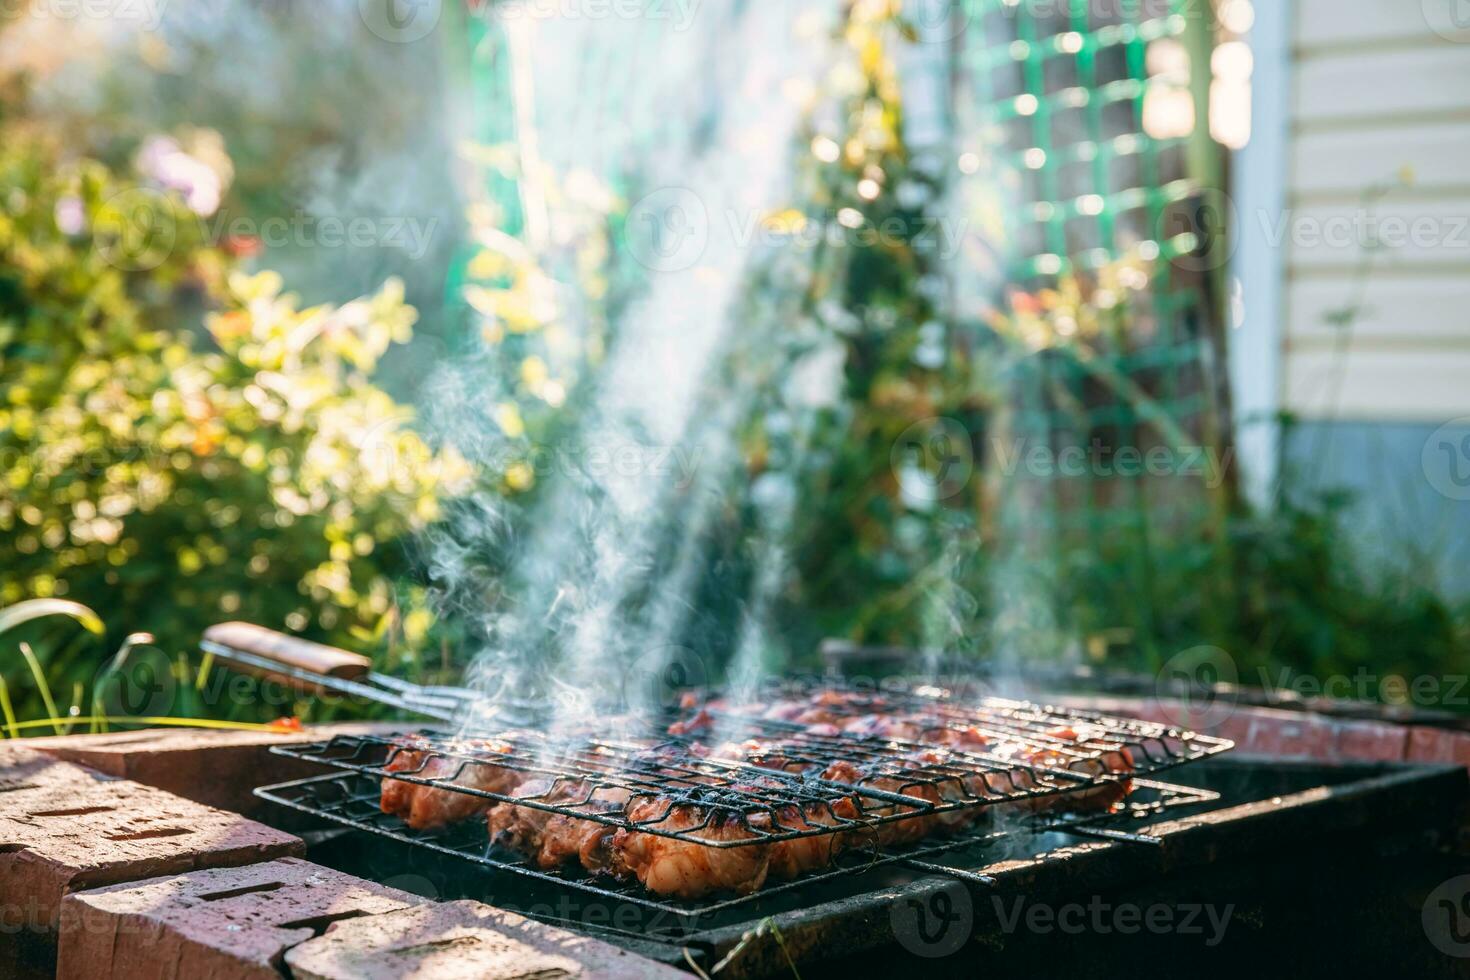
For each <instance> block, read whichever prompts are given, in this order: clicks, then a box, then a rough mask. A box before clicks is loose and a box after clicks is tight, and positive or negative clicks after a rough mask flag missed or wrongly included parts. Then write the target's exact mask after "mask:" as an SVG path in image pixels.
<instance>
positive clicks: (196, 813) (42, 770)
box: [0, 750, 305, 932]
mask: <svg viewBox="0 0 1470 980" xmlns="http://www.w3.org/2000/svg"><path fill="white" fill-rule="evenodd" d="M0 766H3V768H0V784H3V785H0V788H3V786H4V785H8V786H9V787H10V791H9V792H0V925H3V926H4V927H6V928H8V929H12V930H16V929H23V930H28V931H33V932H34V931H41V932H45V931H49V930H50V929H52V928H53V927H54V924H55V921H56V913H57V909H58V908H59V907H60V904H61V900H62V897H63V896H64V895H66V894H67V893H68V892H73V891H79V890H82V889H86V888H96V887H99V886H101V885H111V884H117V883H119V882H124V881H137V880H139V879H141V878H151V877H154V876H157V875H161V874H175V873H178V872H181V871H191V870H194V869H196V868H207V867H219V866H226V865H238V864H248V863H251V862H255V861H263V860H269V859H271V858H276V857H284V856H287V855H293V854H300V853H302V852H303V851H304V849H305V848H304V845H303V844H302V842H301V841H300V840H299V839H298V838H296V837H293V836H291V835H290V834H285V833H282V832H280V831H278V830H273V829H271V828H269V827H266V826H264V825H262V824H258V823H256V822H254V821H252V820H248V819H246V818H244V817H241V816H239V815H238V814H233V813H225V812H223V811H220V810H214V809H211V808H209V807H206V806H201V805H199V804H197V803H192V802H190V801H188V800H182V799H179V798H178V797H175V796H170V795H169V794H167V793H164V792H161V791H159V790H156V789H153V788H151V787H148V786H140V785H139V784H137V783H134V782H129V781H128V780H122V779H116V778H113V777H111V776H106V775H103V774H101V773H93V772H90V771H88V770H86V769H84V768H82V767H80V766H75V765H71V764H70V763H65V762H58V761H57V760H55V759H51V758H48V757H46V756H40V755H37V754H34V753H30V752H19V753H17V752H16V751H14V750H12V751H10V752H7V753H5V754H4V755H3V756H0Z"/></svg>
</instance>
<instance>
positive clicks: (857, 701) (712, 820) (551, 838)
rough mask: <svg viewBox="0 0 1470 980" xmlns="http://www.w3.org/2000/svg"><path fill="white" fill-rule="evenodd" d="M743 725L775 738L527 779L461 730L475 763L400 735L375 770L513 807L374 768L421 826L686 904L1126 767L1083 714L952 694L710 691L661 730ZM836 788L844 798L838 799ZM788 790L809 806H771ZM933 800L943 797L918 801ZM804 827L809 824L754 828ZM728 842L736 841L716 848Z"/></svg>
mask: <svg viewBox="0 0 1470 980" xmlns="http://www.w3.org/2000/svg"><path fill="white" fill-rule="evenodd" d="M689 707H693V706H689ZM743 719H746V720H749V719H754V720H756V721H757V722H766V723H774V727H773V729H772V731H773V734H771V735H770V736H769V737H763V738H756V739H746V740H744V741H733V742H725V743H721V744H718V745H714V746H713V747H709V746H707V745H704V744H701V743H699V742H696V741H693V740H692V739H688V738H684V739H680V740H678V741H676V742H674V743H669V744H659V743H655V742H647V743H642V744H641V745H639V746H637V747H636V750H635V752H634V754H633V756H632V758H631V759H630V758H629V757H628V756H627V755H626V753H625V751H624V750H625V749H626V743H619V744H618V745H617V748H616V749H612V748H609V747H608V746H609V745H611V744H612V743H597V746H596V747H595V748H593V749H592V750H591V751H590V752H585V753H582V754H574V755H573V756H571V757H569V758H572V759H573V760H574V764H573V765H572V771H574V772H577V773H579V775H576V776H564V777H560V778H553V777H545V778H533V777H529V776H527V775H526V774H525V773H522V772H518V771H513V770H511V769H509V768H504V767H500V766H497V765H496V764H495V763H494V762H493V761H481V759H480V757H483V756H488V755H493V754H494V753H497V752H498V753H508V752H510V751H512V749H511V747H510V745H509V743H508V742H505V741H503V740H501V741H497V740H477V741H474V742H467V743H466V744H465V748H464V754H466V755H469V756H473V758H470V759H466V760H459V759H453V758H442V757H440V756H438V755H435V754H434V753H433V752H431V751H429V745H428V744H427V741H426V740H423V739H417V740H415V739H413V738H409V739H405V740H404V742H403V744H402V745H401V746H400V747H399V749H398V750H397V751H396V752H395V754H394V756H393V757H392V758H391V759H390V761H389V763H388V765H386V766H385V767H384V768H385V769H386V770H388V771H389V772H405V773H411V774H413V775H415V776H418V777H420V778H425V779H439V780H444V781H446V782H448V781H451V780H452V781H453V782H454V783H455V784H456V785H468V786H473V787H477V788H480V789H485V790H489V791H491V792H496V793H502V794H506V795H509V796H512V797H515V798H519V799H523V800H525V801H526V803H525V804H516V803H513V802H508V803H501V804H499V805H496V804H495V803H494V801H491V800H486V799H483V798H481V797H476V796H472V795H469V794H463V793H458V792H455V791H453V790H448V789H439V788H437V787H430V786H420V785H417V784H413V783H407V782H403V781H401V780H394V779H391V778H388V779H385V780H384V781H383V789H382V806H383V809H384V811H385V812H389V813H396V814H398V815H400V816H402V817H403V818H404V819H405V820H406V821H407V822H408V823H409V824H410V826H413V827H416V828H420V829H425V828H432V827H438V826H442V825H444V824H446V823H451V822H455V821H459V820H466V819H469V818H472V817H475V816H479V815H482V814H484V815H485V817H486V825H487V829H488V831H489V834H490V836H491V838H492V839H494V840H495V841H497V842H498V843H501V844H503V845H505V846H508V847H511V848H514V849H515V850H517V851H519V852H521V853H523V854H525V855H526V856H527V857H528V858H529V859H530V860H531V861H532V862H533V863H534V864H535V865H536V866H538V867H540V868H543V869H554V868H557V867H561V866H564V865H566V864H571V863H576V864H580V865H581V866H582V867H583V868H585V869H586V870H587V871H589V872H593V873H601V874H609V875H613V876H618V877H628V878H636V879H637V880H638V881H639V882H640V883H641V884H642V885H643V886H644V887H646V888H647V889H648V890H649V891H651V892H654V893H655V894H659V895H664V896H671V897H677V898H683V899H694V898H698V897H700V896H703V895H707V894H711V893H715V892H722V891H729V892H736V893H738V894H749V893H751V892H754V891H756V890H757V889H759V888H760V887H761V886H762V885H763V884H764V882H765V881H766V880H767V879H768V878H770V879H773V880H788V879H791V878H796V877H799V876H801V875H803V874H808V873H811V872H814V871H820V870H823V869H826V868H828V867H830V866H831V865H832V863H833V862H834V861H835V860H836V859H837V858H838V856H839V855H840V854H841V853H842V852H843V851H844V850H846V849H849V848H853V847H860V846H872V845H878V846H894V845H901V844H908V843H913V842H915V841H918V840H920V839H922V838H925V837H928V836H931V835H936V834H949V833H954V832H957V831H959V830H961V829H963V828H965V827H967V826H969V825H970V824H971V823H973V822H974V821H975V820H977V819H979V818H980V817H981V815H982V814H983V813H995V812H1000V811H1004V810H1010V809H1015V810H1019V811H1023V812H1037V811H1040V810H1045V809H1054V808H1060V807H1061V806H1066V807H1068V808H1071V809H1093V808H1097V809H1105V808H1108V807H1111V806H1112V805H1113V804H1114V803H1116V802H1117V801H1118V800H1119V799H1121V798H1122V797H1123V796H1124V795H1126V793H1127V792H1128V789H1129V783H1128V781H1127V779H1116V780H1114V781H1112V782H1109V783H1105V784H1102V785H1096V786H1091V787H1088V788H1087V789H1085V790H1082V791H1080V792H1076V793H1066V794H1058V793H1056V792H1044V791H1048V790H1053V789H1054V787H1056V786H1058V785H1061V786H1065V785H1066V777H1065V776H1063V775H1061V773H1065V772H1068V771H1070V772H1075V773H1076V774H1077V775H1078V776H1079V777H1085V778H1088V779H1093V778H1096V777H1098V776H1105V775H1108V774H1114V773H1116V774H1124V773H1128V772H1130V771H1131V770H1132V769H1133V768H1134V762H1133V759H1132V757H1131V756H1130V754H1129V752H1128V749H1127V748H1126V747H1125V746H1124V745H1122V744H1121V743H1117V742H1111V743H1109V742H1107V741H1106V738H1107V732H1106V730H1104V729H1102V728H1101V727H1094V726H1089V725H1087V724H1085V723H1082V722H1079V723H1077V724H1075V725H1073V726H1070V727H1065V726H1063V727H1054V728H1050V729H1041V728H1039V727H1038V726H1036V725H1034V724H1033V719H1032V718H1031V717H1029V716H1023V715H1017V716H1016V717H1015V718H1014V719H1013V718H1011V717H1010V716H997V717H992V716H990V715H986V716H975V715H974V714H973V713H970V712H967V711H966V709H965V708H963V707H962V706H953V707H951V706H936V708H934V709H931V708H930V707H929V706H928V705H924V706H922V707H921V708H918V709H916V708H915V706H914V705H913V703H912V702H904V703H902V704H901V705H893V704H890V703H888V702H887V701H886V700H885V699H884V698H883V697H881V696H874V695H856V694H852V693H850V692H838V691H825V692H820V693H818V694H816V695H813V696H812V697H809V698H805V699H791V700H785V701H777V702H773V703H770V704H768V705H767V706H766V707H765V708H764V709H761V710H760V711H758V712H756V713H755V714H754V715H752V713H751V712H750V711H749V710H748V709H742V710H732V709H729V708H728V707H727V706H725V705H723V704H721V703H719V702H711V703H709V704H707V705H705V706H704V707H702V708H700V709H699V710H698V711H697V712H693V713H691V714H690V715H689V716H688V717H687V719H686V720H685V721H682V722H680V723H678V724H676V725H674V726H671V728H670V731H671V733H673V734H675V735H684V736H687V735H690V734H692V733H708V732H718V731H719V725H720V722H721V721H727V722H728V723H729V724H730V727H731V728H732V729H733V730H737V731H738V730H741V729H742V728H746V727H748V721H744V722H743V721H742V720H743ZM767 727H770V726H767ZM855 738H856V739H859V740H860V741H857V742H855V741H853V740H854V739H855ZM589 766H590V770H591V772H593V773H595V772H598V771H603V770H605V772H606V777H605V778H602V777H596V776H593V775H580V773H586V772H588V767H589ZM762 772H768V773H769V775H762ZM1078 781H1079V782H1081V780H1080V779H1079V780H1078ZM843 786H847V787H852V789H853V792H852V793H851V794H849V795H844V794H843V792H842V789H841V787H843ZM630 787H631V788H630ZM721 789H724V790H731V791H736V792H739V793H741V794H742V795H743V798H745V799H746V800H751V799H755V800H759V799H760V798H762V797H765V798H767V799H770V800H773V801H778V802H775V803H773V805H772V806H770V807H769V808H756V809H754V810H749V809H747V810H745V811H744V812H736V811H732V810H730V809H729V808H728V806H727V805H724V804H722V803H721V802H720V801H719V799H718V793H719V792H720V790H721ZM1027 790H1034V791H1036V792H1037V793H1038V795H1036V796H1035V797H1032V798H1027V799H1022V800H1017V801H1007V802H1004V803H1000V804H999V805H997V806H992V807H988V808H986V809H984V810H981V809H977V808H975V807H969V806H963V804H970V803H975V802H977V801H982V800H985V799H987V798H990V799H997V800H999V799H1002V798H1005V797H1011V796H1014V795H1015V794H1016V793H1017V791H1021V792H1025V791H1027ZM875 791H877V794H878V795H875ZM793 792H795V793H797V794H798V797H806V798H812V799H815V800H816V802H811V803H802V804H800V805H798V804H796V803H790V804H787V805H781V804H780V803H779V801H780V800H783V799H791V798H792V794H793ZM712 794H713V795H712ZM881 794H895V795H898V796H902V797H905V798H907V799H908V800H912V801H921V802H915V803H908V802H905V801H903V800H897V799H891V798H884V797H883V796H882V795H881ZM532 804H544V805H545V806H548V807H555V808H557V810H558V811H559V812H553V811H552V810H549V809H543V808H541V807H538V806H536V805H532ZM921 804H922V805H921ZM956 804H961V805H960V806H956ZM943 807H948V809H944V810H943V811H942V812H932V810H933V809H938V808H943ZM579 814H585V816H584V815H579ZM604 814H606V815H616V816H619V817H621V818H622V820H621V821H620V822H622V823H623V824H624V826H623V827H622V828H619V827H616V826H614V825H612V824H610V823H603V822H601V821H599V820H595V819H589V818H588V816H590V815H604ZM906 814H911V815H910V816H905V815H906ZM895 818H899V819H895ZM875 820H876V821H882V822H875ZM630 824H631V825H632V826H629V825H630ZM652 831H661V832H666V833H672V834H678V835H679V836H678V837H677V838H676V837H670V836H665V835H664V834H662V833H655V832H652ZM804 831H820V832H817V833H809V834H807V835H806V836H802V837H796V838H791V839H787V840H778V841H772V842H766V841H764V840H762V838H763V837H766V836H779V835H781V834H786V833H791V832H804ZM737 841H738V842H741V843H739V844H738V846H713V845H717V844H726V843H727V842H737Z"/></svg>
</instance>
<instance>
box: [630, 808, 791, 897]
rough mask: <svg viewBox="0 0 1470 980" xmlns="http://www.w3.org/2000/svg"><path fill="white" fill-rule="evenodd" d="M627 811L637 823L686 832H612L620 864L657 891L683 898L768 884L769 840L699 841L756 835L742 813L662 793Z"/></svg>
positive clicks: (743, 891)
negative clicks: (715, 844) (713, 844)
mask: <svg viewBox="0 0 1470 980" xmlns="http://www.w3.org/2000/svg"><path fill="white" fill-rule="evenodd" d="M627 817H628V820H629V821H630V822H632V823H634V824H643V825H646V826H649V827H652V828H656V829H658V830H664V831H670V832H679V833H682V834H684V835H685V839H675V838H672V837H661V836H659V835H657V834H650V833H645V832H642V831H637V830H619V831H617V833H615V834H614V835H613V837H612V849H613V850H614V851H615V852H616V854H617V860H618V863H619V865H620V867H621V868H624V869H626V871H627V873H628V874H631V875H633V876H634V877H636V878H637V879H638V881H639V882H640V883H641V884H642V885H643V887H645V888H647V889H648V890H649V891H651V892H653V893H654V894H657V895H667V896H671V897H675V898H684V899H691V898H699V897H701V896H703V895H708V894H710V893H711V892H720V891H733V892H735V893H737V894H740V895H749V894H750V893H751V892H754V891H756V890H757V889H759V888H760V887H761V885H763V884H765V880H766V875H767V874H768V873H769V871H770V864H771V853H770V851H771V849H770V846H769V845H766V844H744V845H741V846H739V847H711V846H708V845H706V844H701V843H698V841H701V840H704V841H711V842H719V841H733V840H756V839H758V835H757V834H755V833H754V832H753V831H751V830H750V829H749V828H748V827H745V826H743V825H742V824H741V822H740V820H739V819H738V818H735V817H733V816H727V815H725V814H722V813H718V812H715V811H711V810H709V809H707V808H705V807H702V806H697V805H689V804H676V803H672V802H671V801H669V800H667V799H658V798H655V799H643V800H636V801H634V802H633V803H631V804H629V806H628V808H627ZM691 838H692V839H691Z"/></svg>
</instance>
